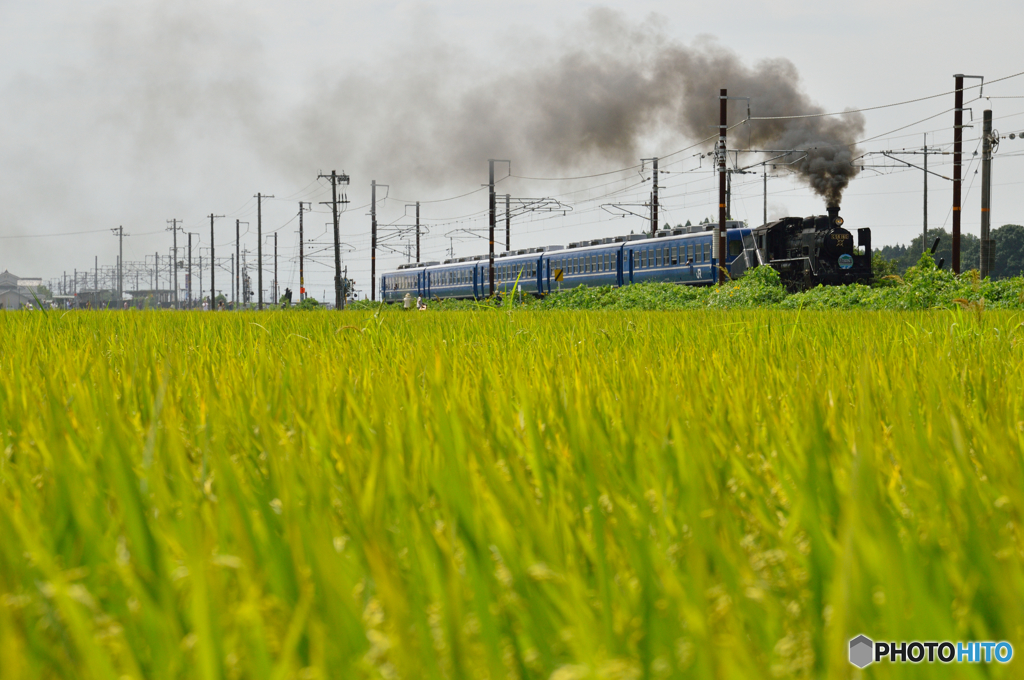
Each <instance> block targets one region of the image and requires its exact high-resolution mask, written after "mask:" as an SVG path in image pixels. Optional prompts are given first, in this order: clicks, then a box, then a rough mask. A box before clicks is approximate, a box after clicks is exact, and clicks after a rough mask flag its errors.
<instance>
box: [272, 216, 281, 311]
mask: <svg viewBox="0 0 1024 680" xmlns="http://www.w3.org/2000/svg"><path fill="white" fill-rule="evenodd" d="M277 281H278V279H277V232H276V231H275V232H274V304H275V305H276V304H277V303H278V301H279V300H280V299H281V295H280V294H279V293H278V285H277Z"/></svg>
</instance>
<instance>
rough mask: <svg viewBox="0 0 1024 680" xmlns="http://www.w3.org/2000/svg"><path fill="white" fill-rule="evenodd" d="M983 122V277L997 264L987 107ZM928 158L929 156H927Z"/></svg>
mask: <svg viewBox="0 0 1024 680" xmlns="http://www.w3.org/2000/svg"><path fill="white" fill-rule="evenodd" d="M982 115H983V121H984V122H983V123H982V130H983V132H982V142H981V149H982V151H981V265H980V269H981V278H983V279H984V278H987V277H989V276H991V275H992V265H993V264H995V241H994V240H993V239H992V234H991V231H990V229H991V226H992V221H991V220H992V217H991V213H990V208H991V207H992V110H991V109H986V110H985V112H984V113H983V114H982ZM926 158H927V156H926Z"/></svg>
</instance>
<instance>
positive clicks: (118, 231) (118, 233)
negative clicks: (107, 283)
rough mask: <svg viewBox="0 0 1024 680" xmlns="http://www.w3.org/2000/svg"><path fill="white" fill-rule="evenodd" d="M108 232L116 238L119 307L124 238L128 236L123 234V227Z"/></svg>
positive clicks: (122, 282) (119, 303)
mask: <svg viewBox="0 0 1024 680" xmlns="http://www.w3.org/2000/svg"><path fill="white" fill-rule="evenodd" d="M110 231H112V232H114V235H115V236H117V306H118V307H120V306H121V301H122V300H123V299H124V265H123V262H124V237H125V236H130V234H126V233H124V227H123V226H120V227H118V228H117V229H111V230H110Z"/></svg>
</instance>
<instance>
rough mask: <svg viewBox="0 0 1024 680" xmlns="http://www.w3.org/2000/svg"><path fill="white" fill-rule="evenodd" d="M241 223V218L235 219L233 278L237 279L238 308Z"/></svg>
mask: <svg viewBox="0 0 1024 680" xmlns="http://www.w3.org/2000/svg"><path fill="white" fill-rule="evenodd" d="M241 224H242V223H241V221H240V220H237V219H236V220H235V259H234V263H235V265H236V266H235V267H234V270H233V271H232V274H231V278H233V279H234V280H235V294H234V295H233V296H232V297H234V298H235V308H236V309H237V308H238V293H239V290H238V279H239V276H238V274H239V269H240V268H241V264H242V263H241V261H240V260H239V259H238V255H239V252H238V251H239V248H240V245H239V241H240V240H241V231H242V230H241Z"/></svg>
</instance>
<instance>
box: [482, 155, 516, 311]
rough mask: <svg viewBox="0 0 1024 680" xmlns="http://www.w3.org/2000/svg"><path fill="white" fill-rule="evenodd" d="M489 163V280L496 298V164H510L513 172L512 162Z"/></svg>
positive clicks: (490, 287)
mask: <svg viewBox="0 0 1024 680" xmlns="http://www.w3.org/2000/svg"><path fill="white" fill-rule="evenodd" d="M487 163H488V167H489V173H488V181H487V186H488V189H489V190H488V192H487V206H488V211H487V212H488V218H487V221H488V224H489V227H490V232H489V234H490V235H489V238H488V240H489V242H490V248H489V251H488V254H489V257H488V261H489V267H488V269H489V274H488V280H489V281H490V286H489V291H490V295H491V296H492V297H493V296H494V224H495V222H496V218H497V215H496V212H497V207H496V200H495V199H496V198H497V197H496V196H495V195H494V164H495V163H508V168H509V173H510V174H511V172H512V161H503V160H497V159H495V158H491V159H489V160H488V161H487Z"/></svg>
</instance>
